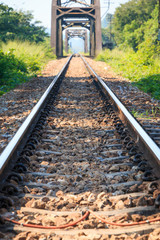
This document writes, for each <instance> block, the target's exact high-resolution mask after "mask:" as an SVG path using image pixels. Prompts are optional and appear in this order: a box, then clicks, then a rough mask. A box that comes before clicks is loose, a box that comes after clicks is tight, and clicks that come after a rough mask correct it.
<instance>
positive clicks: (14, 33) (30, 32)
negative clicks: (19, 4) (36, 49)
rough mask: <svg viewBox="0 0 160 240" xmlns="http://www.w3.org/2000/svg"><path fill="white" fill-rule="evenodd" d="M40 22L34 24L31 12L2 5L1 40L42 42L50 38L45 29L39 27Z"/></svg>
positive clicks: (0, 9)
mask: <svg viewBox="0 0 160 240" xmlns="http://www.w3.org/2000/svg"><path fill="white" fill-rule="evenodd" d="M39 23H40V22H39V21H36V22H33V15H32V13H31V12H29V11H27V12H23V11H16V10H14V9H13V8H11V7H9V6H8V5H5V4H3V3H1V4H0V40H1V41H4V42H5V41H8V40H15V39H18V40H22V41H24V40H28V41H31V42H36V43H38V42H42V41H44V38H45V37H46V36H48V34H47V33H46V32H45V28H44V27H42V26H39Z"/></svg>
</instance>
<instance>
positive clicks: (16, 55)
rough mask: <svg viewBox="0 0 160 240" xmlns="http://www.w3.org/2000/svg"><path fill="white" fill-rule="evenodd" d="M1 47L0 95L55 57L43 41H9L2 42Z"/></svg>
mask: <svg viewBox="0 0 160 240" xmlns="http://www.w3.org/2000/svg"><path fill="white" fill-rule="evenodd" d="M1 49H2V50H0V95H2V94H3V93H5V92H7V91H9V90H10V89H12V88H14V87H15V86H17V85H19V84H20V83H23V82H26V81H27V80H29V79H30V78H31V77H33V76H35V74H36V73H37V72H38V71H40V70H41V68H42V67H43V66H44V64H45V63H46V62H47V61H48V60H49V59H51V58H52V59H54V58H55V55H54V54H53V53H52V49H50V48H49V47H48V45H47V46H46V44H45V43H42V44H36V43H30V42H27V41H26V42H20V41H9V42H8V43H7V44H5V43H2V44H1Z"/></svg>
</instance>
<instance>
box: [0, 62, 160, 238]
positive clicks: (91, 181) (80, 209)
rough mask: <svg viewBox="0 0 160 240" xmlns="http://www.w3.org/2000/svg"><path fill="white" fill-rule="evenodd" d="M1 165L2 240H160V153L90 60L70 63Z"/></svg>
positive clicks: (24, 126)
mask: <svg viewBox="0 0 160 240" xmlns="http://www.w3.org/2000/svg"><path fill="white" fill-rule="evenodd" d="M70 60H71V62H70V63H69V61H70ZM83 62H84V63H85V66H86V68H87V70H86V68H85V66H84V64H83ZM75 63H78V64H75ZM68 64H69V67H68ZM67 67H68V70H66V68H67ZM73 70H74V71H73ZM88 71H89V73H88ZM64 75H65V76H64ZM63 78H64V79H63ZM62 79H63V80H62ZM107 92H108V93H107ZM48 94H49V96H48ZM112 97H113V98H114V100H113V98H112ZM44 101H45V102H44ZM147 127H148V128H149V131H150V133H151V135H153V134H154V132H155V130H153V131H152V128H153V127H150V126H148V125H147ZM152 133H153V134H152ZM0 159H1V161H0V164H1V166H0V169H1V170H0V180H1V187H0V190H1V197H0V206H1V210H0V212H1V218H0V222H1V225H0V231H1V235H0V237H1V238H2V239H17V240H18V239H21V240H22V239H28V240H29V239H112V240H113V239H126V240H129V239H139V240H140V239H141V240H142V239H152V238H151V237H152V235H153V236H154V235H155V234H156V235H157V236H160V235H159V234H160V231H158V228H160V213H159V205H160V191H159V184H160V183H159V160H160V149H159V147H158V146H157V145H156V144H155V143H154V142H153V141H152V139H150V137H149V136H148V134H146V133H145V132H144V130H143V129H141V127H140V126H139V125H138V123H137V122H136V121H135V119H133V118H132V116H130V114H129V113H128V112H127V111H126V109H125V108H124V106H123V105H122V104H121V103H120V102H119V101H118V99H117V98H116V97H115V96H114V94H113V93H112V92H111V91H110V89H108V88H107V87H106V86H105V84H104V83H103V82H102V80H101V79H100V78H99V77H98V76H96V74H95V73H94V72H93V71H92V69H91V68H90V67H89V66H88V65H87V63H86V62H85V60H83V61H81V63H80V61H79V58H72V59H71V58H70V59H69V60H68V62H67V64H66V66H64V68H63V69H62V71H61V72H60V73H59V75H57V77H56V78H55V79H54V80H53V82H52V84H51V86H50V87H49V88H48V89H47V91H46V92H45V93H44V95H43V96H42V98H41V99H40V101H39V102H38V103H37V105H36V106H35V108H34V109H33V110H32V112H31V114H30V115H29V116H28V118H27V119H26V121H25V122H24V123H23V125H22V126H21V128H20V129H19V130H18V132H17V133H16V135H15V137H14V138H13V139H12V141H11V142H10V143H9V145H8V146H7V148H6V149H5V150H4V151H3V153H2V154H1V156H0ZM156 231H157V232H156ZM157 236H156V237H157ZM155 239H156V238H155ZM157 239H158V238H157Z"/></svg>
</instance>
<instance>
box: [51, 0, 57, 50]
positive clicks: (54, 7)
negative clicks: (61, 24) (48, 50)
mask: <svg viewBox="0 0 160 240" xmlns="http://www.w3.org/2000/svg"><path fill="white" fill-rule="evenodd" d="M51 7H52V15H51V47H52V48H53V52H54V54H56V55H57V20H56V17H57V2H56V0H52V6H51Z"/></svg>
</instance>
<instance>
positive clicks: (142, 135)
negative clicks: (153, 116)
mask: <svg viewBox="0 0 160 240" xmlns="http://www.w3.org/2000/svg"><path fill="white" fill-rule="evenodd" d="M80 57H81V58H82V60H83V62H84V64H85V66H86V68H87V69H88V71H89V72H90V74H91V75H92V76H94V78H96V79H97V81H98V82H99V83H100V85H101V88H103V89H104V91H105V93H107V95H108V96H109V98H110V99H111V101H112V103H113V105H114V107H115V108H116V110H118V113H119V117H120V119H121V120H122V122H124V123H125V124H127V126H128V127H129V129H130V131H131V135H132V137H133V138H134V139H135V141H136V144H137V145H138V147H139V148H140V150H141V151H142V152H143V154H144V157H145V158H146V159H147V160H149V161H150V163H151V165H152V166H153V167H154V168H155V169H154V170H155V173H156V175H157V176H160V172H159V169H160V148H159V147H158V146H157V144H156V143H155V142H154V141H153V140H152V139H151V137H150V136H149V135H148V134H147V133H146V131H145V130H144V129H143V128H142V127H141V125H140V124H139V123H138V122H137V120H136V119H135V118H134V117H133V116H132V115H131V114H130V113H129V111H128V110H127V109H126V107H125V106H124V105H123V104H122V103H121V102H120V100H119V99H118V97H117V96H116V95H115V94H114V93H113V92H112V91H111V89H110V88H109V87H108V86H107V85H106V83H105V82H104V81H103V80H102V79H101V78H100V77H99V76H98V75H97V74H96V73H95V72H94V70H93V69H92V68H91V66H90V65H89V64H88V63H87V61H86V60H85V59H84V58H83V56H81V55H80ZM153 160H154V161H153Z"/></svg>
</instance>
